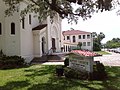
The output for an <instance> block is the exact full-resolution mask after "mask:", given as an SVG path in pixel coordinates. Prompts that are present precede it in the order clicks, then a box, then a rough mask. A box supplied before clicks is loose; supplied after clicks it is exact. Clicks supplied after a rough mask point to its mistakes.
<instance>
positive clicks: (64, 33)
mask: <svg viewBox="0 0 120 90" xmlns="http://www.w3.org/2000/svg"><path fill="white" fill-rule="evenodd" d="M62 33H63V35H79V34H90V33H91V32H86V31H81V30H68V31H63V32H62Z"/></svg>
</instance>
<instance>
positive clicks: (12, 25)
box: [11, 23, 15, 34]
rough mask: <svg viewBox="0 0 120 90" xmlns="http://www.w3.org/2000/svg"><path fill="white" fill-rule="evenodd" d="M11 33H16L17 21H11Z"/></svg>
mask: <svg viewBox="0 0 120 90" xmlns="http://www.w3.org/2000/svg"><path fill="white" fill-rule="evenodd" d="M11 34H15V23H11Z"/></svg>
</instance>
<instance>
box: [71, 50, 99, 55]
mask: <svg viewBox="0 0 120 90" xmlns="http://www.w3.org/2000/svg"><path fill="white" fill-rule="evenodd" d="M71 52H72V53H76V54H79V55H83V56H86V57H95V56H101V55H99V54H97V53H94V52H91V51H85V50H72V51H71Z"/></svg>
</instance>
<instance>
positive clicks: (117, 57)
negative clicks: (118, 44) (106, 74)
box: [94, 53, 120, 66]
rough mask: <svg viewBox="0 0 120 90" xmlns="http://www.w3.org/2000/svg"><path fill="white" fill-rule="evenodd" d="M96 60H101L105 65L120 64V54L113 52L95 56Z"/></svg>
mask: <svg viewBox="0 0 120 90" xmlns="http://www.w3.org/2000/svg"><path fill="white" fill-rule="evenodd" d="M94 61H100V62H101V63H103V64H104V65H105V66H120V54H118V53H111V55H103V56H100V57H94Z"/></svg>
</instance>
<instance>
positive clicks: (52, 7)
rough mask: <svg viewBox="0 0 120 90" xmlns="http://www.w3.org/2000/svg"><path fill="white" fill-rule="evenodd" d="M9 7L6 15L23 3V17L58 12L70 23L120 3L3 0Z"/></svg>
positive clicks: (43, 16) (106, 0) (103, 0)
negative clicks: (31, 14)
mask: <svg viewBox="0 0 120 90" xmlns="http://www.w3.org/2000/svg"><path fill="white" fill-rule="evenodd" d="M3 1H4V2H5V4H7V5H8V6H9V7H8V9H7V10H6V11H5V13H6V15H8V16H9V15H12V14H13V13H14V12H15V11H19V8H18V6H19V5H20V4H21V3H25V4H26V8H25V9H24V10H22V11H20V12H21V17H23V16H25V15H26V14H27V13H30V12H34V13H38V14H39V20H44V19H46V17H48V16H50V17H51V18H53V16H54V15H55V14H56V13H58V14H59V16H60V17H61V18H67V19H68V23H70V22H72V21H75V22H77V20H78V17H82V18H83V19H84V20H85V19H87V18H90V17H91V16H92V14H93V13H94V12H98V11H101V12H102V11H104V10H108V11H110V10H112V7H115V6H116V5H119V2H118V0H3ZM73 3H74V4H78V8H77V9H76V10H74V9H73Z"/></svg>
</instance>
